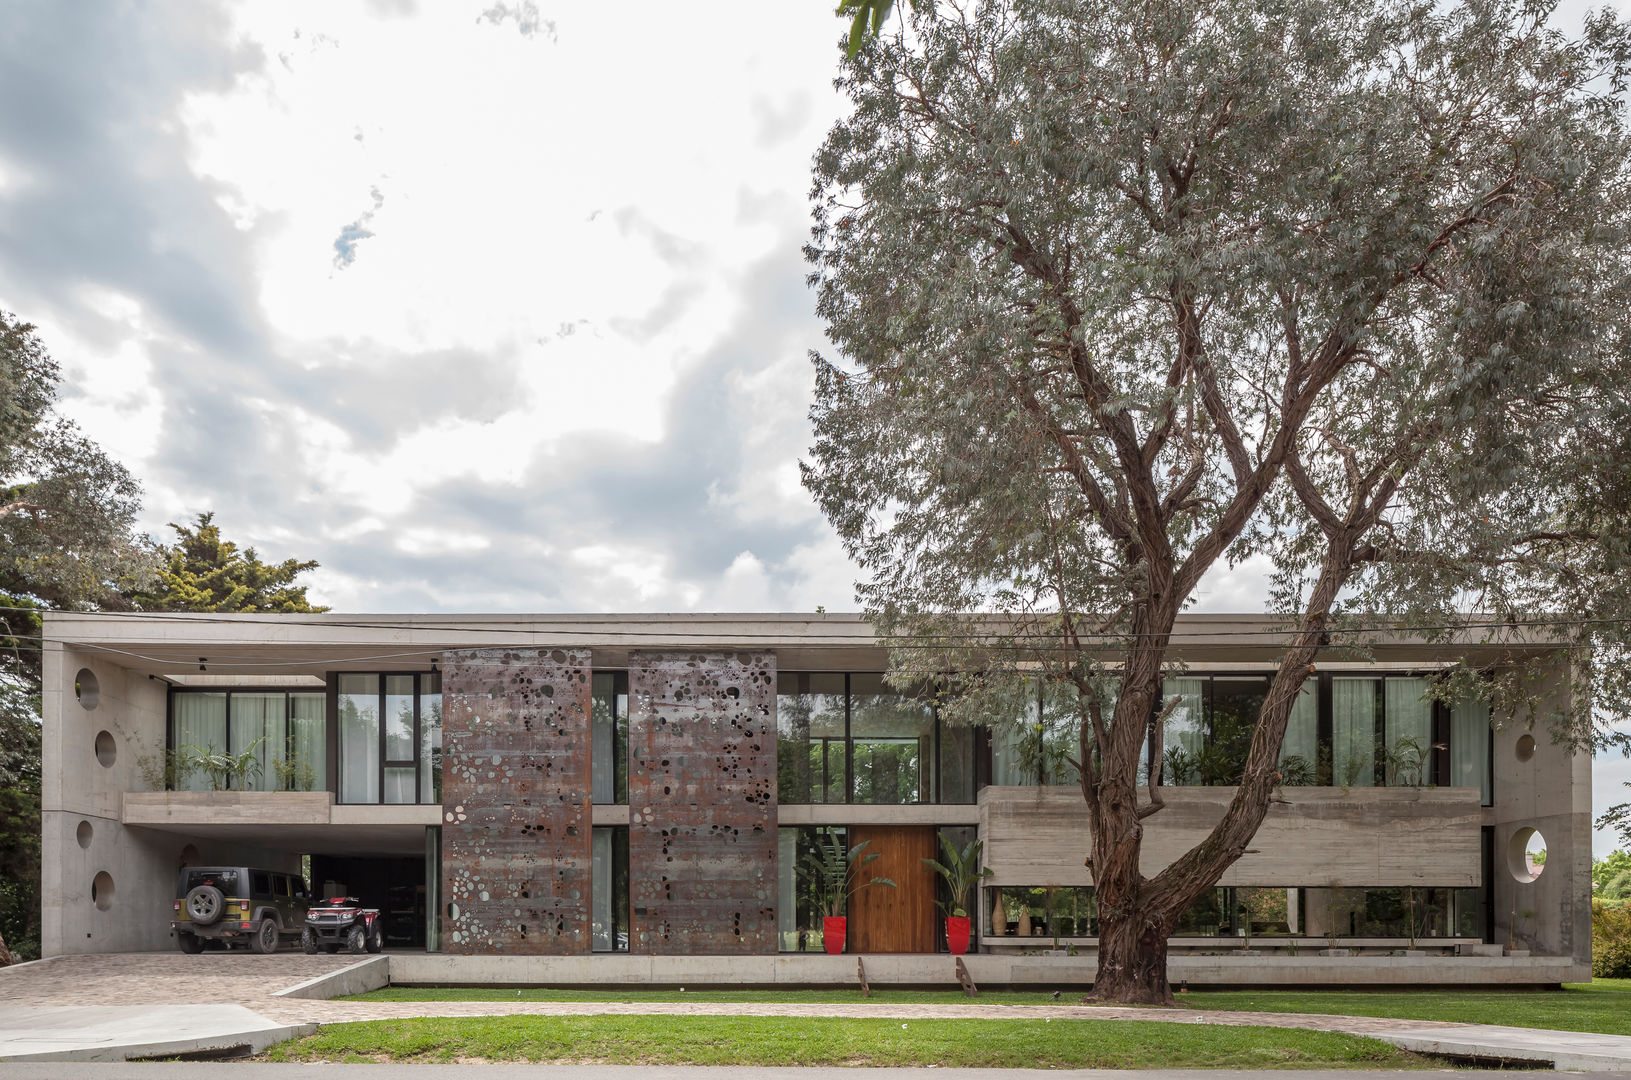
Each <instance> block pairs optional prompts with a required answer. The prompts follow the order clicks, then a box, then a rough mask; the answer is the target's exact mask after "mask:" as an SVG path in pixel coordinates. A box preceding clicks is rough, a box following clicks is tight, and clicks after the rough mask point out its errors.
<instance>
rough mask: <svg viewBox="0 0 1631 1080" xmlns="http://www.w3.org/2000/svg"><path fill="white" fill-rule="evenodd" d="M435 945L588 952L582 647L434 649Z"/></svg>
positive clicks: (460, 949) (466, 950) (453, 949)
mask: <svg viewBox="0 0 1631 1080" xmlns="http://www.w3.org/2000/svg"><path fill="white" fill-rule="evenodd" d="M442 662H443V667H444V674H443V676H442V732H443V734H442V738H443V743H444V754H443V758H442V898H443V902H444V903H446V904H447V905H448V907H447V910H446V913H445V914H446V919H445V921H444V923H443V930H444V933H443V950H444V951H445V952H450V953H459V954H464V955H473V954H491V953H530V954H536V955H563V954H570V953H586V952H588V951H589V947H590V939H589V888H590V881H591V878H592V876H593V873H592V868H593V864H592V855H591V848H590V840H591V838H590V833H589V828H590V809H589V790H590V788H589V717H590V709H591V702H590V694H591V690H590V679H589V652H588V651H587V650H563V649H466V650H454V651H450V652H447V653H444V654H443V659H442Z"/></svg>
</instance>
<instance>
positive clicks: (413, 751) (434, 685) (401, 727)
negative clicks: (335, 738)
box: [336, 672, 442, 804]
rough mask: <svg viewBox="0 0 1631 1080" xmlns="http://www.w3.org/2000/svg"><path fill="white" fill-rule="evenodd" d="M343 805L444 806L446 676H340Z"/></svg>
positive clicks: (393, 674)
mask: <svg viewBox="0 0 1631 1080" xmlns="http://www.w3.org/2000/svg"><path fill="white" fill-rule="evenodd" d="M336 689H337V691H338V693H337V705H338V710H339V721H340V723H339V728H340V732H339V734H340V801H341V802H345V803H377V802H384V803H398V804H400V803H415V802H427V803H434V802H440V801H441V794H440V793H441V778H440V776H439V772H440V768H441V754H440V749H441V723H442V712H441V692H442V685H441V676H440V675H439V674H437V673H435V672H424V673H422V674H398V673H391V674H378V673H368V674H358V673H352V672H346V673H344V674H342V675H340V676H339V679H338V686H337V688H336Z"/></svg>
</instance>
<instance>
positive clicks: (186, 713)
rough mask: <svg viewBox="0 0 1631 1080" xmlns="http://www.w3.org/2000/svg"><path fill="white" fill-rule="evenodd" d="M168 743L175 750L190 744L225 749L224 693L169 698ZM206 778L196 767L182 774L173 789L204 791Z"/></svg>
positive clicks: (208, 784) (194, 694)
mask: <svg viewBox="0 0 1631 1080" xmlns="http://www.w3.org/2000/svg"><path fill="white" fill-rule="evenodd" d="M171 711H172V722H173V724H174V728H173V732H172V734H173V737H174V738H173V742H172V745H173V746H174V747H175V749H176V750H177V751H178V752H179V753H183V754H184V753H185V752H186V751H187V750H188V748H190V747H199V748H201V749H204V750H225V749H226V746H227V696H226V695H225V694H220V693H203V694H201V693H186V694H176V695H174V696H173V697H172V698H171ZM209 789H210V779H209V777H207V776H205V775H204V773H203V772H202V771H200V770H194V771H193V772H192V774H191V775H188V776H184V777H182V778H181V779H180V781H179V782H178V783H177V784H176V790H177V791H208V790H209Z"/></svg>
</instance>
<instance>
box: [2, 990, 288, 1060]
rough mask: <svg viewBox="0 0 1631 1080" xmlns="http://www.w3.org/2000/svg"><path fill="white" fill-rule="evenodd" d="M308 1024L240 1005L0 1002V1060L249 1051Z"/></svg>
mask: <svg viewBox="0 0 1631 1080" xmlns="http://www.w3.org/2000/svg"><path fill="white" fill-rule="evenodd" d="M316 1030H317V1025H316V1024H283V1023H278V1022H276V1021H273V1020H268V1019H267V1018H266V1017H264V1016H261V1015H260V1014H258V1013H255V1012H252V1011H251V1010H249V1009H246V1008H244V1007H243V1006H242V1005H157V1006H153V1007H151V1008H143V1007H141V1006H136V1005H0V1061H3V1062H5V1063H6V1064H8V1065H10V1064H11V1063H13V1062H22V1061H75V1062H81V1061H126V1060H129V1059H130V1058H145V1057H170V1056H174V1055H177V1054H192V1053H198V1052H200V1051H211V1052H229V1051H233V1050H240V1049H241V1052H242V1053H245V1054H249V1053H259V1052H260V1051H262V1050H264V1049H266V1048H267V1047H268V1046H271V1045H272V1044H273V1043H278V1042H282V1041H284V1040H285V1039H293V1038H296V1037H298V1036H301V1035H309V1034H310V1033H311V1032H313V1031H316ZM8 1071H9V1070H8Z"/></svg>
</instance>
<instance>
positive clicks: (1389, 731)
mask: <svg viewBox="0 0 1631 1080" xmlns="http://www.w3.org/2000/svg"><path fill="white" fill-rule="evenodd" d="M1383 685H1384V686H1385V687H1386V689H1385V691H1384V693H1383V700H1382V708H1383V717H1384V719H1383V725H1382V728H1383V733H1384V738H1385V739H1386V746H1387V751H1388V756H1389V759H1390V767H1389V768H1388V770H1387V771H1388V783H1390V784H1403V785H1409V786H1415V785H1419V784H1425V783H1428V782H1429V781H1431V780H1432V776H1433V703H1432V701H1430V700H1429V699H1428V697H1427V680H1426V679H1386V680H1384V681H1383ZM1405 740H1409V741H1408V742H1406V741H1405ZM1411 744H1414V745H1411Z"/></svg>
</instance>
